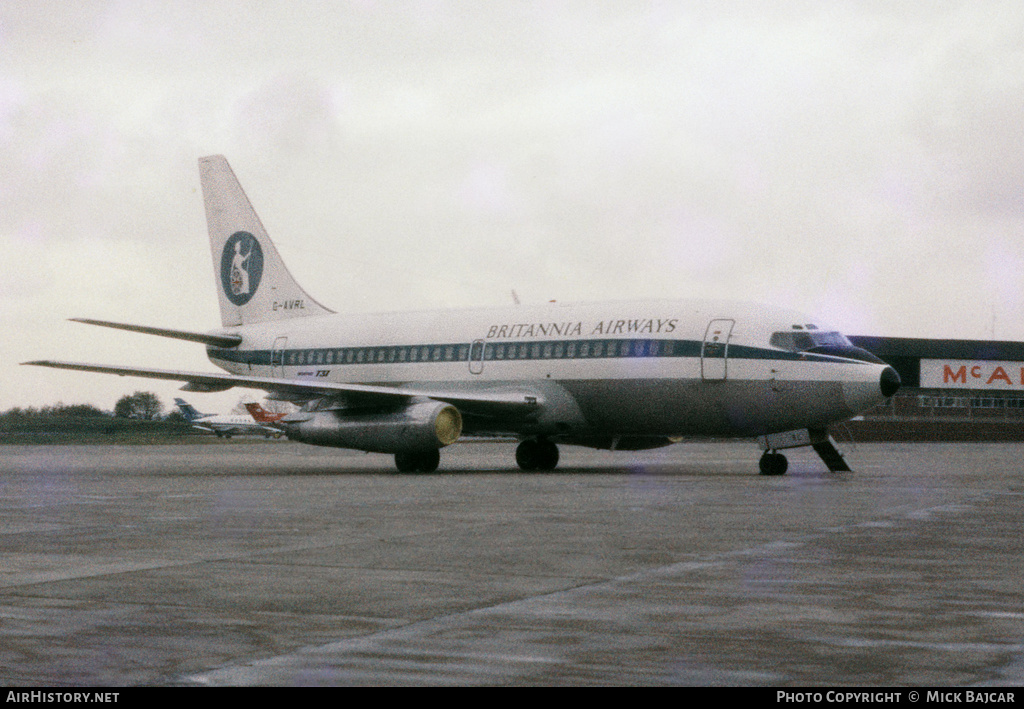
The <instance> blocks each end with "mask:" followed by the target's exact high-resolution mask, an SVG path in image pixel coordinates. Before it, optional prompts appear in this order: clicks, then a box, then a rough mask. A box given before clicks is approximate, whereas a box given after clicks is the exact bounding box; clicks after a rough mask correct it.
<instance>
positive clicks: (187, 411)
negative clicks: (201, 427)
mask: <svg viewBox="0 0 1024 709" xmlns="http://www.w3.org/2000/svg"><path fill="white" fill-rule="evenodd" d="M174 403H175V404H176V405H177V406H178V409H179V410H180V411H181V415H182V416H184V417H185V420H186V421H188V422H189V423H192V422H193V421H195V420H196V419H199V418H202V417H203V416H205V415H206V414H201V413H199V412H198V411H196V407H194V406H192V404H190V403H188V402H187V401H185V400H184V399H175V400H174Z"/></svg>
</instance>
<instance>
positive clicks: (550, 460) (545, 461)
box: [516, 440, 558, 470]
mask: <svg viewBox="0 0 1024 709" xmlns="http://www.w3.org/2000/svg"><path fill="white" fill-rule="evenodd" d="M516 463H518V464H519V467H520V469H522V470H554V469H555V466H557V465H558V446H556V445H555V444H554V443H552V442H551V441H545V440H539V441H534V440H529V441H523V442H522V443H520V444H519V447H518V448H516Z"/></svg>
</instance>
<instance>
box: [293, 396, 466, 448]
mask: <svg viewBox="0 0 1024 709" xmlns="http://www.w3.org/2000/svg"><path fill="white" fill-rule="evenodd" d="M281 423H282V424H283V425H284V428H285V433H287V434H288V438H290V439H291V440H293V441H301V442H302V443H311V444H313V445H316V446H331V447H333V448H354V449H356V450H361V451H369V452H373V453H421V452H426V451H432V450H437V449H438V448H444V447H445V446H447V445H450V444H452V443H454V442H455V441H456V440H458V438H459V436H460V435H461V434H462V415H461V414H460V413H459V410H458V409H456V408H455V407H454V406H452V405H451V404H446V403H444V402H443V401H424V402H420V403H415V404H410V405H409V406H407V407H405V408H404V409H400V410H398V411H391V412H386V413H380V412H373V413H363V412H360V411H353V410H345V409H340V410H333V411H313V412H308V413H307V412H299V413H298V414H292V415H291V416H287V417H285V418H284V419H283V420H282V421H281Z"/></svg>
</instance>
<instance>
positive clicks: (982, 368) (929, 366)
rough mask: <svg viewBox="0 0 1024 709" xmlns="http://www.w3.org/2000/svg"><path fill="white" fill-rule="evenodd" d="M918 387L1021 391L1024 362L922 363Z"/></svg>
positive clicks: (1023, 389) (926, 361)
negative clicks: (919, 385)
mask: <svg viewBox="0 0 1024 709" xmlns="http://www.w3.org/2000/svg"><path fill="white" fill-rule="evenodd" d="M921 387H922V388H924V389H1002V390H1006V391H1012V390H1015V391H1024V362H1005V361H1004V362H997V361H982V360H969V359H922V360H921Z"/></svg>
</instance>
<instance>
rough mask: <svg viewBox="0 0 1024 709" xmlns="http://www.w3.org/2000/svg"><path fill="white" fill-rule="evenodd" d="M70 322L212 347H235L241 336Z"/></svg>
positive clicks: (95, 322) (97, 322) (101, 322)
mask: <svg viewBox="0 0 1024 709" xmlns="http://www.w3.org/2000/svg"><path fill="white" fill-rule="evenodd" d="M70 320H71V321H72V322H80V323H85V324H86V325H100V326H101V327H112V328H114V329H115V330H128V331H130V332H141V333H144V334H146V335H159V336H160V337H170V338H172V339H175V340H187V341H188V342H199V343H202V344H204V345H213V346H214V347H237V346H238V345H240V344H242V336H241V335H229V334H223V335H218V334H213V333H206V332H190V331H188V330H169V329H167V328H163V327H148V326H146V325H129V324H127V323H117V322H109V321H107V320H90V319H89V318H70Z"/></svg>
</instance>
